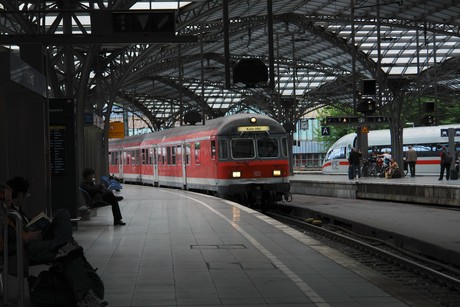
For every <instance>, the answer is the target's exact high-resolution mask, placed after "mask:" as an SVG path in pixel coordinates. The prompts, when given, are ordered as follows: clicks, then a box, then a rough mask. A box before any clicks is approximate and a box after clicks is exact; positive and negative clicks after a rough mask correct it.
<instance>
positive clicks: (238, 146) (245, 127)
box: [109, 114, 290, 205]
mask: <svg viewBox="0 0 460 307" xmlns="http://www.w3.org/2000/svg"><path fill="white" fill-rule="evenodd" d="M109 153H110V159H109V161H110V173H111V174H114V175H115V176H117V177H119V178H120V179H122V180H123V181H125V182H135V183H142V184H151V185H155V186H165V187H174V188H181V189H188V190H200V191H206V192H209V193H212V194H214V195H216V196H219V197H224V198H230V199H237V200H239V201H242V202H244V203H247V204H249V205H253V204H255V205H260V204H273V203H274V202H276V201H280V200H282V199H289V198H290V196H289V162H288V148H287V134H286V132H285V130H284V128H283V127H282V126H281V125H280V124H279V123H278V122H276V121H275V120H273V119H271V118H269V117H267V116H263V115H256V114H236V115H231V116H227V117H222V118H217V119H212V120H209V121H207V122H206V124H205V125H196V126H180V127H175V128H171V129H168V130H164V131H158V132H153V133H149V134H145V135H142V136H134V137H127V138H125V139H118V140H110V142H109ZM116 157H122V158H118V159H116ZM137 162H138V164H136V163H137Z"/></svg>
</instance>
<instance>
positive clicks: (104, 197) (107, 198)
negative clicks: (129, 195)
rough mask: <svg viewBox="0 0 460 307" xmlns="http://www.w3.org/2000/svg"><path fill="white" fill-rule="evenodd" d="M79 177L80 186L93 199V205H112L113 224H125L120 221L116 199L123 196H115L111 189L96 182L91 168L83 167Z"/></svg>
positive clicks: (120, 198)
mask: <svg viewBox="0 0 460 307" xmlns="http://www.w3.org/2000/svg"><path fill="white" fill-rule="evenodd" d="M81 177H82V181H81V183H80V188H81V189H83V190H85V191H86V192H88V194H89V195H90V196H91V197H92V199H93V200H94V201H95V206H96V207H102V206H105V205H110V206H112V214H113V225H115V226H124V225H126V223H125V222H123V221H122V216H121V211H120V205H119V204H118V201H119V200H122V199H123V197H121V196H115V195H114V194H113V192H112V191H110V190H107V189H106V188H105V187H104V186H103V185H102V184H96V183H95V182H94V181H95V172H94V170H93V169H92V168H85V169H84V170H83V172H82V174H81Z"/></svg>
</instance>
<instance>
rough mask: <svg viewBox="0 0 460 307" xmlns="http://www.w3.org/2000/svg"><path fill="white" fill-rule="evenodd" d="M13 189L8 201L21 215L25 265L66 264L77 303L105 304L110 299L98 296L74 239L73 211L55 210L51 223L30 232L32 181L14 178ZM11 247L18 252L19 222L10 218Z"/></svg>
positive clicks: (67, 274) (87, 304)
mask: <svg viewBox="0 0 460 307" xmlns="http://www.w3.org/2000/svg"><path fill="white" fill-rule="evenodd" d="M6 184H7V186H8V188H9V189H11V194H12V199H11V201H10V202H8V203H7V206H8V208H9V209H10V210H13V211H16V212H18V213H19V214H20V215H21V217H22V222H23V223H22V224H23V225H22V239H23V243H24V251H25V253H24V254H25V255H26V256H25V257H27V259H24V260H25V263H26V264H29V263H30V262H32V263H34V264H50V263H52V264H54V263H57V262H59V263H61V264H63V268H64V272H65V276H66V278H67V279H68V281H69V284H70V285H71V287H72V291H73V293H74V296H75V301H76V303H77V306H78V307H80V306H95V307H98V306H106V305H107V302H105V301H103V300H102V299H100V298H99V297H97V296H96V294H95V293H94V291H93V289H92V287H91V280H90V279H89V277H88V275H87V273H86V270H85V267H84V263H83V259H82V255H83V248H82V247H81V246H79V245H78V243H77V242H76V241H75V240H74V238H73V232H72V223H71V221H70V213H69V211H68V210H66V209H59V210H57V211H56V212H55V214H54V216H53V219H52V223H51V225H49V226H48V228H46V229H44V230H37V231H30V230H28V229H26V227H25V226H26V224H27V223H28V221H29V220H30V219H29V217H28V216H27V215H26V214H25V213H24V210H23V208H22V207H23V205H24V204H25V201H26V200H27V198H28V196H29V193H28V190H29V182H28V181H27V180H26V179H25V178H22V177H15V178H12V179H10V180H8V182H7V183H6ZM7 222H8V229H9V230H8V250H9V251H11V253H12V254H14V253H15V251H16V243H17V242H16V225H15V221H14V220H10V219H9V218H8V221H7Z"/></svg>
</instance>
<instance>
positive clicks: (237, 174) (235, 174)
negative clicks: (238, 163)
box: [232, 171, 241, 178]
mask: <svg viewBox="0 0 460 307" xmlns="http://www.w3.org/2000/svg"><path fill="white" fill-rule="evenodd" d="M240 177H241V172H240V171H234V172H232V178H240Z"/></svg>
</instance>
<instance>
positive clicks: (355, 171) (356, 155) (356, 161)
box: [348, 148, 362, 179]
mask: <svg viewBox="0 0 460 307" xmlns="http://www.w3.org/2000/svg"><path fill="white" fill-rule="evenodd" d="M361 157H362V154H361V153H360V152H359V151H358V150H356V148H352V149H351V151H350V155H349V156H348V163H350V168H351V170H350V173H349V178H350V179H355V178H356V176H358V177H359V178H361Z"/></svg>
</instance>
